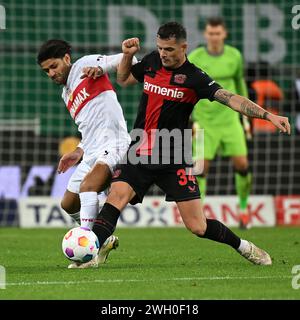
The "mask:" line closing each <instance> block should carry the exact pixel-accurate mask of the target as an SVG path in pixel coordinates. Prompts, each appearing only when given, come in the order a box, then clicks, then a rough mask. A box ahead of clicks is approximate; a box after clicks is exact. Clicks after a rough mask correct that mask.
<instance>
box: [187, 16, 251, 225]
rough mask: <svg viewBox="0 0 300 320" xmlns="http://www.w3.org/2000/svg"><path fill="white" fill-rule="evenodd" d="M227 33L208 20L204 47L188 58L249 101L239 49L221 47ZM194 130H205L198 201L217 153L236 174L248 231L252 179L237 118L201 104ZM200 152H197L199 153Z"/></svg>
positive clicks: (228, 111) (243, 222)
mask: <svg viewBox="0 0 300 320" xmlns="http://www.w3.org/2000/svg"><path fill="white" fill-rule="evenodd" d="M226 36H227V30H226V26H225V23H224V21H223V19H222V18H218V17H216V18H210V19H208V20H207V22H206V25H205V30H204V37H205V39H206V42H207V43H206V46H203V47H199V48H196V49H195V50H193V51H192V52H191V53H190V54H189V55H188V59H189V61H190V62H192V63H193V64H195V65H196V66H197V67H198V68H200V69H202V70H204V71H205V72H207V73H208V74H209V75H210V77H212V78H213V79H214V80H216V81H217V82H218V83H219V84H220V85H221V86H222V87H223V88H224V89H227V90H229V91H230V92H233V93H237V94H239V95H241V96H244V97H248V90H247V87H246V83H245V80H244V67H243V59H242V55H241V53H240V52H239V50H238V49H236V48H234V47H232V46H229V45H226V44H225V43H224V41H225V39H226ZM192 120H193V126H194V129H197V128H201V129H204V170H203V172H202V173H200V174H199V175H197V181H198V184H199V187H200V190H201V198H202V200H203V199H204V196H205V193H206V176H207V174H208V171H209V167H210V162H211V160H213V159H214V158H215V156H216V154H217V153H218V151H220V154H221V155H222V156H226V157H231V160H232V163H233V166H234V170H235V188H236V192H237V194H238V197H239V219H240V221H239V224H240V227H241V228H242V229H245V228H249V227H250V222H251V221H250V215H249V214H248V210H247V206H248V197H249V194H250V191H251V185H252V181H251V180H252V175H251V173H250V172H249V163H248V158H247V144H246V138H245V133H244V130H243V127H242V125H241V121H240V115H239V114H238V113H237V112H235V111H234V110H232V109H230V108H224V106H223V105H222V104H221V103H219V102H218V101H213V102H211V101H209V100H207V99H204V100H201V101H200V102H198V103H197V105H196V106H195V108H194V111H193V113H192ZM243 124H244V129H245V132H246V134H247V138H248V139H250V138H251V131H250V125H249V121H248V118H247V117H246V116H243ZM196 142H197V140H196V137H194V139H193V157H194V160H195V161H196V168H197V161H203V159H200V155H199V154H198V155H197V154H196V150H197V148H196ZM198 150H199V149H198Z"/></svg>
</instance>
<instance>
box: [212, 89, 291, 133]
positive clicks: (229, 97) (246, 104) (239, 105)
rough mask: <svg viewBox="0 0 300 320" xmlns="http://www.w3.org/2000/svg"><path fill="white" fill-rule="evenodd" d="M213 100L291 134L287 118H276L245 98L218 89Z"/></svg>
mask: <svg viewBox="0 0 300 320" xmlns="http://www.w3.org/2000/svg"><path fill="white" fill-rule="evenodd" d="M214 99H215V100H216V101H218V102H220V103H222V104H224V105H226V106H228V107H230V108H231V109H233V110H235V111H237V112H239V113H241V114H243V115H245V116H247V117H251V118H259V119H265V120H268V121H270V122H272V123H273V124H274V126H275V127H277V128H278V129H279V130H280V132H285V133H288V134H290V133H291V126H290V123H289V119H288V118H287V117H281V116H277V115H275V114H273V113H271V112H268V111H267V110H265V109H264V108H262V107H260V106H259V105H257V104H256V103H254V102H253V101H251V100H249V99H247V98H245V97H242V96H240V95H238V94H234V93H232V92H230V91H228V90H225V89H219V90H217V91H216V92H215V94H214Z"/></svg>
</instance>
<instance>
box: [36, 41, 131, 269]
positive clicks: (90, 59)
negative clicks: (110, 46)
mask: <svg viewBox="0 0 300 320" xmlns="http://www.w3.org/2000/svg"><path fill="white" fill-rule="evenodd" d="M122 56H123V54H118V55H111V56H103V55H99V54H96V55H87V56H83V57H82V58H80V59H78V60H77V61H76V62H75V63H72V60H71V46H70V44H69V43H67V42H66V41H64V40H56V39H52V40H48V41H47V42H45V43H44V44H43V45H42V46H41V47H40V49H39V52H38V56H37V62H38V64H39V65H40V67H41V68H42V70H43V71H45V72H46V74H47V76H48V77H49V78H50V79H51V80H53V81H54V82H55V83H56V84H58V85H63V91H62V98H63V100H64V102H65V104H66V106H67V109H68V110H69V112H70V115H71V117H72V118H73V119H74V121H75V123H76V125H77V126H78V130H79V132H80V133H81V136H82V140H81V142H80V143H79V145H78V146H77V148H76V150H74V151H73V152H70V153H68V154H65V155H64V156H63V157H62V158H61V159H60V161H59V165H58V169H57V170H58V173H64V172H66V171H67V170H68V169H69V168H70V167H72V166H74V165H75V164H77V163H78V162H79V161H80V160H81V159H82V161H81V162H80V163H79V165H78V166H77V168H76V170H75V172H74V173H73V175H72V176H71V178H70V181H69V183H68V186H67V190H66V192H65V194H64V197H63V199H62V202H61V206H62V208H63V209H64V210H65V211H66V212H67V213H68V214H69V215H70V216H71V217H72V218H73V219H74V220H75V221H77V222H78V223H79V224H80V225H81V227H84V228H89V229H92V227H93V223H94V219H95V218H96V216H97V214H98V211H99V208H98V207H99V202H98V193H99V192H102V191H104V190H105V189H106V188H107V187H108V185H109V183H110V180H111V177H112V173H113V171H114V168H115V166H116V165H117V164H118V163H119V162H120V160H121V159H122V157H123V156H124V155H125V153H126V151H127V149H128V146H129V143H130V136H129V134H128V132H127V127H126V123H125V119H124V116H123V111H122V108H121V106H120V104H119V102H118V100H117V96H116V93H115V91H114V88H113V86H112V84H111V82H110V80H109V78H108V76H107V74H104V75H103V73H105V72H108V71H110V70H113V69H115V68H116V67H117V65H118V63H119V62H120V60H121V59H122ZM117 246H118V238H117V237H115V236H110V237H109V238H108V239H107V241H106V242H105V243H104V244H103V246H102V247H101V249H100V253H99V258H100V259H99V262H100V263H101V262H105V260H106V258H107V255H108V253H109V252H110V250H111V249H114V248H116V247H117ZM69 267H70V268H72V267H79V264H76V263H73V264H71V265H70V266H69Z"/></svg>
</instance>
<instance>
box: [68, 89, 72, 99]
mask: <svg viewBox="0 0 300 320" xmlns="http://www.w3.org/2000/svg"><path fill="white" fill-rule="evenodd" d="M67 96H68V98H69V100H70V101H73V92H72V90H71V89H67Z"/></svg>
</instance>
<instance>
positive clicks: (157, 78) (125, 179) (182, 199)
mask: <svg viewBox="0 0 300 320" xmlns="http://www.w3.org/2000/svg"><path fill="white" fill-rule="evenodd" d="M122 50H123V53H124V55H123V58H122V60H121V63H120V65H119V67H118V76H117V78H118V82H119V84H121V85H122V86H127V85H131V84H136V83H138V82H142V83H144V90H143V93H142V97H141V100H140V105H139V110H138V114H137V118H136V122H135V126H134V128H135V130H138V129H142V130H143V136H142V137H141V139H140V141H139V143H138V145H137V142H136V141H135V140H134V141H133V145H132V147H131V148H129V151H128V154H127V155H128V159H127V160H128V161H127V162H126V163H125V164H122V165H121V166H120V168H119V170H118V171H117V173H116V174H115V177H114V178H113V181H112V186H111V190H110V193H109V195H108V198H107V201H106V203H105V204H104V206H103V208H102V210H101V212H100V214H99V215H98V217H97V219H96V221H95V224H94V227H93V231H94V232H95V233H96V234H97V236H98V238H99V242H100V245H101V244H102V243H103V242H104V241H105V240H106V238H108V237H109V236H110V235H111V234H112V232H113V231H114V229H115V226H116V224H117V220H118V218H119V216H120V212H121V211H122V210H123V209H124V207H125V206H126V205H127V204H128V203H131V204H135V203H137V202H142V199H143V197H144V195H145V193H146V192H147V190H148V189H149V187H150V186H151V185H152V184H157V185H158V186H159V187H160V188H161V189H162V190H163V191H164V192H165V193H166V200H173V201H175V202H176V204H177V206H178V209H179V211H180V214H181V217H182V220H183V222H184V224H185V226H186V228H187V229H188V230H190V231H191V232H192V233H193V234H195V235H196V236H199V237H201V238H207V239H210V240H214V241H217V242H221V243H225V244H228V245H230V246H231V247H233V248H234V249H236V250H237V251H238V252H239V253H240V254H241V255H242V256H243V257H245V258H246V259H248V260H249V261H251V262H252V263H254V264H260V265H270V264H271V263H272V260H271V258H270V256H269V254H268V253H267V252H265V251H264V250H262V249H260V248H258V247H256V246H255V245H254V244H253V243H251V242H250V241H247V240H243V239H240V238H239V237H238V236H237V235H235V234H234V233H233V232H232V231H231V230H230V229H229V228H227V227H226V226H225V225H223V224H222V223H221V222H219V221H217V220H214V219H207V218H206V217H205V215H204V213H203V209H202V205H201V202H200V201H199V198H200V194H199V188H198V185H197V182H196V180H195V177H194V176H193V175H192V174H191V173H189V172H188V171H187V170H186V167H187V166H188V163H186V161H184V160H183V161H182V162H181V163H175V161H174V160H175V157H174V156H173V157H172V155H171V156H170V157H169V160H170V161H169V163H167V164H166V162H164V160H165V159H164V153H167V154H168V152H165V151H170V150H164V148H163V147H160V146H159V147H157V146H156V143H157V139H156V137H155V136H156V135H157V134H158V133H159V131H163V130H164V132H170V131H171V130H174V129H177V131H178V130H179V131H180V132H182V133H183V132H184V130H185V129H187V128H188V120H189V117H190V114H191V112H192V110H193V107H194V105H195V104H196V102H197V101H198V100H199V99H202V98H203V99H204V98H205V99H210V100H211V101H212V100H217V101H219V102H221V103H222V104H224V105H225V106H224V107H226V106H228V107H230V108H232V109H234V110H236V111H238V112H240V113H242V114H244V115H246V116H249V117H257V118H262V119H266V120H268V121H270V122H272V123H273V124H274V125H275V126H276V127H277V128H279V130H281V131H282V132H287V133H290V125H289V122H288V119H287V118H286V117H281V116H276V115H273V114H271V113H269V112H267V111H266V110H264V109H263V108H261V107H260V106H258V105H256V104H255V103H253V102H252V101H250V100H248V99H247V98H245V97H242V96H239V95H236V94H233V93H231V92H228V91H227V90H224V89H222V88H221V87H220V86H219V85H218V84H217V83H215V81H214V80H213V79H211V78H210V77H209V76H208V75H207V74H205V73H204V72H202V70H200V69H198V68H197V67H196V66H194V65H193V64H191V63H190V62H189V61H188V60H187V58H186V50H187V41H186V31H185V29H184V28H183V26H181V25H180V24H178V23H176V22H169V23H166V24H164V25H162V26H161V27H160V28H159V30H158V33H157V51H154V52H152V53H150V54H148V55H146V56H145V57H144V58H143V59H142V60H141V62H139V63H137V64H136V65H134V66H132V57H133V56H134V54H135V53H136V52H137V51H138V50H139V40H138V39H137V38H131V39H128V40H125V41H123V44H122ZM163 136H164V135H162V137H163ZM162 139H163V138H162ZM182 141H183V142H182V143H180V144H181V147H184V143H185V141H187V140H186V139H184V138H183V139H182ZM136 145H137V146H136ZM134 147H136V148H134ZM168 148H169V149H171V151H174V152H175V151H176V150H175V149H176V148H178V143H176V144H175V143H173V144H172V143H170V144H169V146H168ZM132 151H134V155H135V156H136V158H134V160H136V159H139V160H140V161H138V163H136V162H135V163H132V161H129V160H130V158H132V157H130V156H132ZM157 151H158V152H161V153H162V154H161V155H160V156H159V158H158V161H155V163H153V162H151V156H152V155H153V153H155V152H157ZM190 152H191V150H190ZM130 153H131V154H130ZM145 158H146V160H149V159H150V163H149V162H144V161H143V160H145ZM156 160H157V159H156ZM90 265H93V266H95V263H91V264H90V263H89V262H88V263H87V264H86V267H89V266H90ZM83 267H84V266H83Z"/></svg>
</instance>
